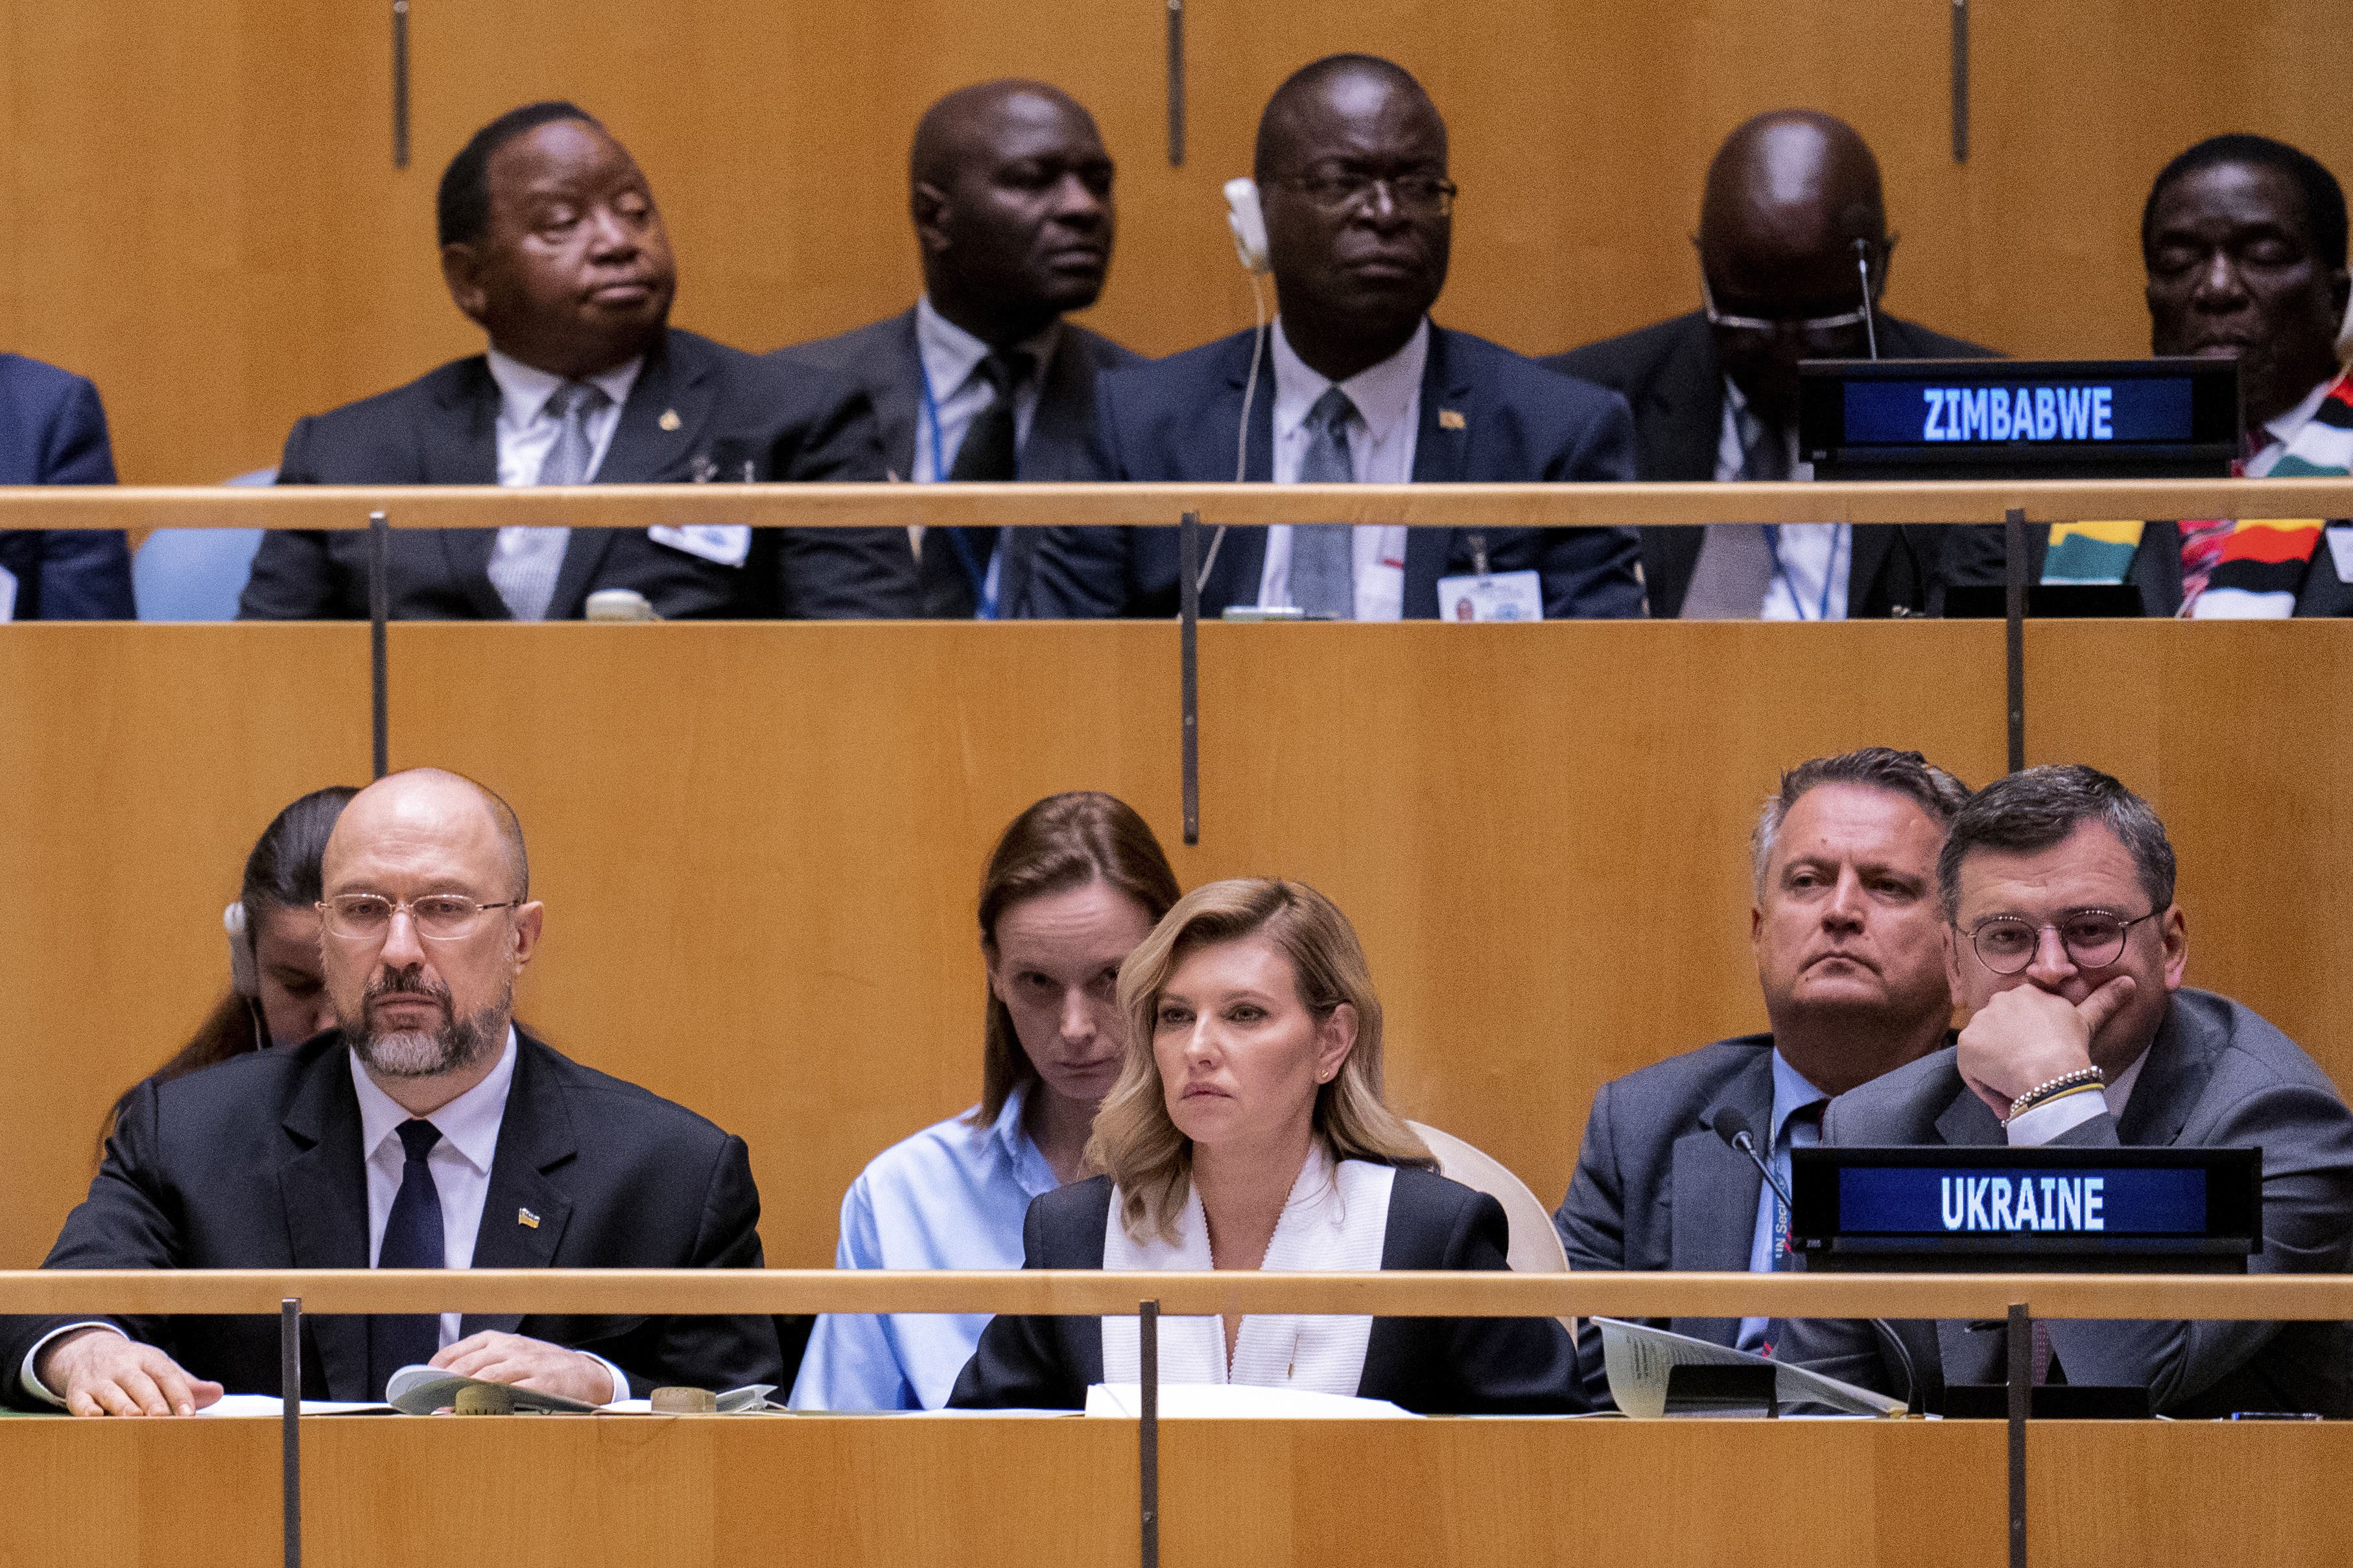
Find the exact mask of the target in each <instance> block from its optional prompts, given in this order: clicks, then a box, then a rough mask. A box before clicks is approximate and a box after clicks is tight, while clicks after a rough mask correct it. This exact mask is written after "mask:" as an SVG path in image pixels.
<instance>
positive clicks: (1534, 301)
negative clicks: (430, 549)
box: [0, 0, 2353, 484]
mask: <svg viewBox="0 0 2353 1568" xmlns="http://www.w3.org/2000/svg"><path fill="white" fill-rule="evenodd" d="M389 10H390V7H389V6H386V5H359V4H354V5H317V4H311V3H305V0H170V3H167V0H77V3H76V4H72V5H47V6H33V5H20V6H16V7H15V8H13V9H12V10H11V12H10V13H9V16H8V17H7V20H6V22H5V25H4V26H0V127H5V132H0V134H5V140H0V197H5V200H6V202H7V204H8V205H7V210H8V212H9V215H10V222H9V223H8V225H7V226H6V227H5V233H0V345H5V347H7V348H10V349H13V350H16V351H18V352H22V353H31V354H35V355H37V356H40V357H42V358H46V359H51V360H55V361H57V362H58V363H63V364H65V365H68V366H69V367H70V368H72V369H75V370H78V371H80V372H82V373H83V374H88V375H90V376H93V377H95V378H96V379H97V381H98V383H99V384H100V389H101V390H102V392H103V393H104V394H105V395H106V397H107V401H108V405H109V407H110V409H111V413H112V416H113V419H114V425H115V434H116V440H117V449H118V452H119V455H120V458H121V466H122V470H123V473H124V475H125V477H126V478H128V479H132V480H133V481H136V482H141V483H150V484H153V483H166V482H170V483H201V482H209V481H212V480H215V479H221V478H225V477H226V476H227V475H229V474H231V473H235V472H238V471H240V470H243V469H246V468H255V467H259V466H261V465H264V464H267V463H270V462H274V461H275V460H276V458H277V454H278V449H279V447H280V443H281V442H282V441H283V439H284V436H285V432H286V430H287V428H288V426H290V424H291V423H292V421H293V420H294V419H295V418H296V417H297V416H300V415H302V414H305V413H310V412H314V411H316V410H319V409H322V408H325V407H329V406H332V405H335V404H338V403H341V402H343V401H346V400H348V399H351V398H353V397H358V396H362V395H366V394H368V393H372V392H376V391H380V390H382V389H384V388H385V387H387V386H391V385H394V384H397V383H399V382H402V381H406V380H407V379H409V378H411V377H413V376H415V375H417V374H420V373H422V372H423V371H424V370H426V369H427V368H429V367H430V366H431V365H433V364H435V363H438V362H440V361H441V360H443V359H446V358H448V357H450V356H453V355H456V354H459V353H468V352H470V351H472V350H473V349H475V348H477V347H478V346H479V343H478V342H477V341H476V339H475V337H474V335H473V334H472V333H471V331H470V329H469V328H468V327H467V325H466V323H465V322H464V321H462V320H461V319H460V318H459V316H458V314H457V312H456V311H455V310H453V309H452V308H451V307H450V305H449V302H448V298H447V296H446V294H445V293H444V292H443V290H442V288H441V283H440V279H439V276H438V270H437V268H436V266H435V261H434V254H433V240H432V233H433V228H432V198H433V188H434V184H435V182H436V181H437V180H438V177H439V174H440V171H441V169H442V167H443V165H444V164H445V163H447V161H448V158H449V156H450V154H451V153H454V152H455V151H456V150H457V148H458V147H459V144H460V143H461V142H463V141H464V140H465V138H466V136H467V135H468V134H469V133H470V132H471V131H472V130H473V128H474V127H476V126H477V125H479V124H480V123H481V122H482V121H486V120H487V119H489V118H490V117H491V116H492V115H493V114H496V113H498V112H499V111H500V110H504V109H507V108H510V107H512V105H514V104H516V103H519V102H522V101H525V100H529V99H532V98H535V97H543V96H568V97H572V98H574V99H576V100H579V101H580V102H582V103H584V104H586V106H587V107H589V108H590V109H591V110H593V111H595V112H596V113H598V114H600V115H601V116H603V117H605V118H606V119H607V121H609V122H610V124H611V125H612V126H613V128H614V130H615V131H616V132H617V133H618V134H619V135H620V136H621V137H622V138H623V139H624V140H625V141H626V142H628V144H629V145H630V146H631V147H632V148H633V149H634V150H635V151H636V153H638V158H639V160H640V161H641V162H642V163H644V164H645V166H646V168H647V170H648V171H649V174H650V175H651V177H652V180H653V183H654V185H655V189H656V192H657V194H658V195H659V198H660V199H661V201H662V204H663V205H664V207H665V208H666V209H667V212H668V215H669V218H670V225H671V227H672V231H673V237H674V238H675V240H676V242H677V245H678V248H679V252H680V257H681V268H682V276H683V285H682V288H681V294H680V302H679V319H680V321H681V324H684V325H688V326H693V327H697V328H700V329H702V330H703V331H708V332H711V333H712V334H713V335H715V336H718V337H720V338H722V339H724V340H726V341H729V342H736V343H740V344H742V345H744V346H745V347H747V348H768V347H772V346H774V345H776V344H779V343H784V342H793V341H797V340H798V339H801V338H805V337H809V336H813V335H816V334H818V333H821V332H828V331H838V330H839V329H841V328H844V327H849V326H852V325H855V324H857V323H858V322H860V321H867V320H871V319H872V318H874V317H876V316H880V315H882V314H885V313H887V312H890V311H892V310H900V309H902V308H903V307H904V306H905V305H906V304H907V303H908V301H909V300H910V299H911V298H912V296H913V289H915V287H916V274H915V266H914V256H913V242H912V239H911V237H910V234H909V230H908V224H907V218H906V212H905V206H906V203H905V195H904V188H905V172H904V163H905V153H906V142H907V137H908V134H909V132H910V130H911V128H912V127H913V122H914V119H915V116H916V115H917V114H918V113H919V112H920V111H921V110H922V108H923V105H924V104H925V103H927V102H928V101H930V100H932V99H933V98H934V97H936V96H937V95H938V94H939V93H941V92H943V91H944V90H946V89H950V88H953V87H955V86H958V85H961V84H963V83H965V82H968V81H973V80H977V79H983V78H987V77H991V76H997V75H1006V74H1021V75H1033V76H1039V77H1043V78H1046V79H1050V80H1052V81H1055V82H1058V83H1060V84H1062V85H1063V86H1065V87H1067V88H1068V89H1070V90H1071V91H1072V92H1073V93H1075V94H1076V95H1077V96H1078V97H1079V98H1080V99H1081V100H1082V101H1084V102H1086V103H1087V104H1089V105H1090V106H1091V107H1092V109H1093V110H1094V111H1095V113H1096V115H1097V116H1098V118H1099V119H1100V121H1102V124H1103V132H1104V134H1105V137H1106V139H1107V141H1108V142H1109V144H1110V146H1111V148H1112V150H1113V153H1114V155H1115V156H1116V157H1117V158H1118V160H1119V163H1120V195H1121V210H1122V215H1123V225H1124V229H1123V237H1122V240H1121V243H1120V246H1119V249H1118V255H1117V258H1116V261H1115V265H1114V267H1113V275H1112V283H1111V287H1110V289H1109V291H1108V293H1107V294H1106V296H1105V298H1104V300H1103V304H1102V305H1101V306H1100V307H1099V308H1098V309H1097V310H1095V311H1094V312H1093V317H1092V324H1093V325H1094V326H1096V327H1098V328H1100V329H1102V330H1103V331H1108V332H1110V333H1112V334H1113V335H1114V336H1117V337H1120V338H1122V339H1124V340H1125V341H1127V342H1130V343H1132V344H1133V345H1134V346H1135V347H1137V348H1139V349H1142V350H1145V351H1146V352H1149V353H1168V352H1171V351H1174V350H1176V349H1180V348H1184V347H1187V346H1189V345H1191V344H1193V343H1196V342H1201V341H1204V340H1206V339H1208V338H1210V337H1213V336H1215V335H1218V334H1219V333H1221V332H1225V331H1232V330H1235V329H1236V328H1238V327H1240V326H1243V325H1246V324H1248V322H1249V320H1250V300H1249V295H1248V292H1247V290H1246V289H1245V288H1244V286H1243V283H1242V280H1241V277H1240V273H1239V272H1238V271H1237V270H1236V268H1234V266H1233V262H1232V258H1231V254H1230V250H1229V246H1228V244H1227V241H1226V238H1225V231H1224V226H1223V223H1222V221H1221V216H1220V213H1221V206H1220V202H1219V195H1218V187H1219V184H1221V183H1222V182H1223V181H1224V180H1225V179H1226V178H1227V177H1228V176H1229V175H1230V174H1237V173H1241V172H1245V171H1246V169H1247V167H1248V163H1249V149H1250V136H1251V133H1252V131H1253V129H1254V126H1255V123H1256V119H1257V114H1258V110H1259V108H1260V106H1261V104H1262V103H1263V102H1264V100H1265V97H1266V95H1267V93H1268V92H1269V91H1270V90H1271V89H1272V87H1273V86H1274V84H1275V83H1276V82H1277V81H1279V80H1280V79H1282V77H1283V75H1284V74H1286V73H1287V72H1288V71H1290V70H1291V69H1293V68H1295V67H1297V66H1299V65H1301V64H1303V63H1304V62H1305V61H1306V60H1308V59H1310V58H1314V57H1315V56H1317V55H1319V54H1323V53H1325V52H1328V51H1331V50H1335V49H1345V48H1355V49H1364V50H1370V51H1374V52H1377V53H1382V54H1386V55H1388V56H1391V57H1393V58H1397V59H1398V60H1400V61H1402V62H1403V63H1405V64H1406V65H1407V66H1409V68H1412V69H1413V70H1415V71H1417V72H1418V73H1419V74H1420V75H1421V76H1422V77H1423V79H1425V80H1426V81H1427V83H1428V84H1429V86H1430V89H1431V91H1432V93H1433V94H1434V95H1435V97H1436V98H1437V100H1438V102H1439V105H1440V109H1441V110H1443V111H1444V112H1445V113H1446V114H1447V116H1448V118H1449V121H1450V123H1451V128H1452V132H1453V143H1454V160H1455V172H1456V174H1457V175H1458V177H1459V179H1460V182H1461V185H1462V187H1463V192H1464V195H1463V199H1462V204H1461V213H1460V216H1459V217H1458V219H1457V236H1456V244H1455V248H1454V258H1455V259H1454V276H1453V279H1452V282H1451V287H1450V289H1449V290H1448V293H1447V295H1446V298H1445V299H1444V300H1442V301H1441V303H1440V315H1441V316H1442V317H1443V318H1444V319H1445V320H1446V321H1449V322H1450V323H1451V324H1453V325H1456V326H1461V327H1464V328H1468V329H1470V330H1472V331H1480V332H1484V333H1486V334H1488V335H1490V336H1493V337H1495V338H1497V339H1499V340H1501V341H1502V342H1505V343H1507V344H1510V345H1511V346H1513V347H1514V348H1518V349H1521V350H1523V351H1525V352H1529V353H1542V352H1549V351H1552V350H1556V349H1561V348H1566V347H1568V346H1571V345H1573V344H1575V343H1577V342H1585V341H1587V340H1589V339H1592V338H1596V337H1599V336H1603V335H1605V334H1608V333H1611V332H1616V331H1624V330H1626V329H1628V328H1630V327H1633V326H1637V325H1640V324H1641V323H1642V322H1644V321H1651V320H1654V319H1657V318H1659V317H1662V316H1665V315H1669V314H1672V313H1674V312H1676V311H1680V310H1689V309H1691V308H1693V307H1694V305H1695V304H1696V302H1697V301H1696V298H1695V286H1694V281H1693V272H1694V260H1693V257H1692V253H1691V250H1690V247H1689V246H1688V244H1687V243H1686V239H1687V237H1688V236H1689V234H1690V233H1691V231H1692V229H1693V226H1694V219H1695V216H1696V206H1697V193H1698V186H1699V181H1700V176H1701V174H1702V172H1703V170H1704V167H1705V164H1706V161H1707V158H1708V156H1709V154H1710V153H1712V152H1713V151H1714V149H1715V145H1716V144H1717V142H1720V141H1721V139H1722V138H1723V136H1724V134H1725V132H1726V131H1728V130H1729V129H1730V128H1731V127H1732V126H1733V125H1735V124H1736V123H1737V122H1739V121H1741V120H1742V119H1744V118H1746V116H1748V115H1750V114H1753V113H1756V112H1758V111H1760V110H1766V109H1770V108H1776V107H1782V106H1787V105H1792V104H1797V105H1808V106H1813V107H1818V108H1821V109H1826V110H1831V111H1833V112H1836V113H1838V114H1841V115H1843V116H1845V117H1846V118H1848V119H1849V120H1851V121H1852V122H1853V123H1854V124H1855V125H1856V126H1858V127H1859V128H1860V129H1861V130H1862V132H1864V134H1865V135H1866V136H1868V137H1869V138H1870V140H1871V141H1872V142H1873V145H1874V146H1875V147H1876V148H1877V149H1878V151H1879V154H1880V157H1881V161H1882V163H1883V165H1884V167H1885V171H1886V175H1887V184H1888V191H1889V204H1890V208H1891V211H1892V214H1893V219H1894V225H1895V227H1896V228H1897V229H1898V230H1899V231H1900V233H1901V234H1902V236H1903V243H1902V245H1901V247H1900V248H1899V250H1898V253H1897V256H1896V259H1895V263H1894V271H1893V274H1892V276H1893V285H1892V288H1891V291H1890V293H1889V296H1888V303H1889V305H1890V307H1891V308H1892V309H1894V310H1899V311H1902V312H1905V313H1907V314H1913V315H1916V316H1919V317H1921V318H1924V319H1926V320H1927V321H1930V322H1932V323H1933V324H1935V325H1936V326H1938V327H1940V328H1943V329H1944V330H1946V331H1953V332H1957V333H1961V334H1963V335H1966V336H1969V337H1973V338H1976V339H1978V340H1980V341H1983V342H1989V343H1993V344H1996V345H1998V346H2000V347H2002V348H2005V349H2008V350H2010V351H2011V352H2013V353H2030V354H2076V353H2083V354H2132V353H2144V352H2146V348H2147V327H2146V320H2145V316H2144V313H2143V310H2142V308H2141V304H2140V268H2139V259H2138V253H2137V238H2136V236H2137V218H2138V213H2139V207H2140V203H2141V200H2142V197H2143V196H2144V195H2145V194H2146V191H2147V183H2148V180H2149V177H2150V176H2151V174H2153V173H2154V172H2155V171H2156V170H2157V168H2158V166H2159V165H2160V164H2162V163H2164V161H2165V160H2166V158H2168V156H2170V155H2171V154H2172V153H2175V152H2178V151H2179V150H2180V149H2181V148H2182V147H2184V146H2186V145H2188V144H2189V142H2191V141H2193V140H2195V139H2196V138H2198V137H2200V136H2202V135H2207V134H2211V133H2212V132H2220V131H2226V130H2253V131H2262V132H2270V133H2273V134H2275V135H2279V136H2283V137H2284V138H2286V139H2288V140H2290V141H2293V142H2298V143H2299V144H2302V145H2304V146H2306V147H2307V148H2309V149H2310V150H2311V151H2312V152H2313V153H2316V154H2317V155H2318V156H2320V157H2321V158H2322V159H2324V160H2325V161H2327V162H2329V163H2332V164H2333V165H2335V166H2336V167H2337V168H2338V169H2339V170H2340V171H2344V172H2348V173H2353V117H2348V116H2347V115H2346V114H2345V113H2344V112H2343V103H2344V96H2343V83H2342V79H2341V78H2342V70H2341V62H2342V61H2343V60H2344V59H2345V58H2347V55H2348V50H2353V9H2348V7H2346V6H2345V5H2342V4H2341V0H2242V3H2240V4H2235V5H2232V4H2225V3H2224V0H2071V3H2069V4H2065V5H2055V4H2042V5H1979V6H1977V7H1974V14H1975V21H1974V24H1973V26H1974V33H1973V38H1972V56H1973V61H1974V75H1973V79H1972V103H1973V115H1974V141H1973V146H1972V156H1971V159H1970V161H1969V163H1968V164H1967V165H1966V166H1963V165H1957V164H1956V163H1954V162H1953V160H1952V157H1951V151H1950V135H1949V119H1948V111H1947V102H1948V99H1947V84H1948V69H1947V66H1948V31H1949V30H1948V26H1947V17H1948V15H1949V12H1948V9H1947V7H1946V6H1945V5H1940V4H1936V3H1933V0H1922V3H1918V4H1911V5H1888V4H1885V3H1883V0H1712V3H1711V4H1707V5H1609V4H1604V3H1602V0H1493V3H1492V4H1489V5H1483V6H1479V7H1474V8H1470V9H1465V8H1464V7H1462V6H1461V5H1444V4H1437V3H1433V0H1345V3H1343V0H1301V3H1299V4H1293V5H1262V4H1251V3H1250V0H1191V3H1190V4H1189V5H1187V17H1188V19H1189V28H1190V46H1191V47H1190V52H1189V62H1190V81H1191V100H1190V121H1191V145H1190V156H1189V158H1188V160H1187V163H1186V165H1185V167H1184V168H1182V169H1181V170H1179V169H1171V168H1170V167H1169V166H1168V164H1167V161H1166V130H1165V119H1164V109H1163V104H1164V96H1163V86H1162V84H1163V62H1164V56H1163V47H1162V39H1163V28H1164V18H1165V16H1166V10H1165V7H1164V6H1163V5H1160V4H1159V3H1158V0H1109V3H1107V0H1013V3H1011V4H1007V3H1004V0H912V3H906V4H896V5H863V6H861V5H839V4H836V3H834V0H775V3H773V4H764V5H754V4H750V3H748V0H707V3H702V4H696V5H667V6H664V5H655V6H648V5H639V4H635V3H633V0H417V4H416V5H414V7H413V8H412V12H411V16H412V18H413V37H414V61H415V65H414V72H415V75H414V79H415V93H414V108H415V128H416V131H415V153H416V155H415V163H414V165H413V166H412V167H411V168H409V169H408V170H406V172H399V173H396V172H395V171H394V170H393V168H392V166H391V157H390V147H391V130H390V125H391V110H390V106H389V95H390V80H389V79H390V47H389V21H388V13H389Z"/></svg>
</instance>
